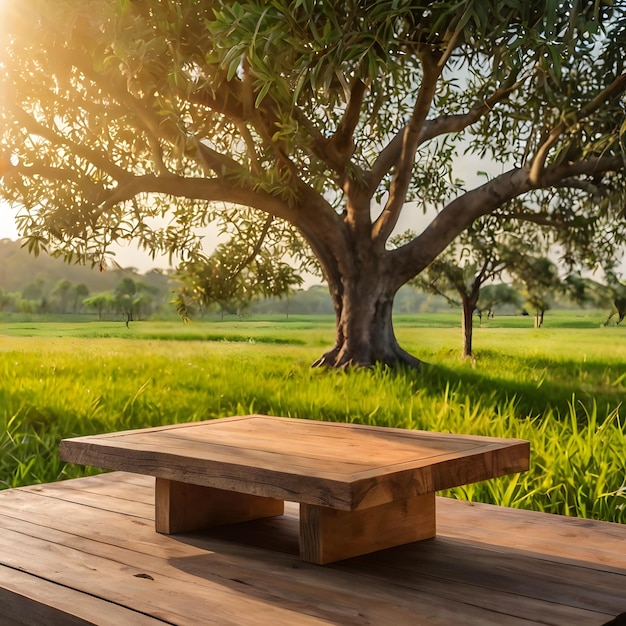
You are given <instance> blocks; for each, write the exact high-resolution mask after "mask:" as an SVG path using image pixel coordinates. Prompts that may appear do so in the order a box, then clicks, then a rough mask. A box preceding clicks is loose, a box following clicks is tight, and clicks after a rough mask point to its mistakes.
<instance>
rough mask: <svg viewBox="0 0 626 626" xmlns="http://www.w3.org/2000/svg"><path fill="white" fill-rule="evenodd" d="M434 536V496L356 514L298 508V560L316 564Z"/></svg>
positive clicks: (313, 506)
mask: <svg viewBox="0 0 626 626" xmlns="http://www.w3.org/2000/svg"><path fill="white" fill-rule="evenodd" d="M434 536H435V494H434V493H429V494H425V495H421V496H416V497H413V498H408V499H406V500H399V501H396V502H390V503H388V504H382V505H379V506H374V507H371V508H369V509H362V510H358V511H339V510H336V509H329V508H327V507H323V506H316V505H312V504H301V505H300V557H301V558H302V559H303V560H305V561H309V562H311V563H317V564H319V565H323V564H325V563H332V562H333V561H340V560H342V559H347V558H350V557H353V556H359V555H361V554H368V553H369V552H375V551H377V550H383V549H385V548H392V547H394V546H399V545H403V544H405V543H411V542H413V541H420V540H422V539H429V538H430V537H434Z"/></svg>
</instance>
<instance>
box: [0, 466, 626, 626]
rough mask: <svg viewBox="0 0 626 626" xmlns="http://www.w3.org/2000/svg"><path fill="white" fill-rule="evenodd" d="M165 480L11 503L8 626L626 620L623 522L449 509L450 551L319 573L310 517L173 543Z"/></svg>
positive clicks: (2, 501)
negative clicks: (308, 531)
mask: <svg viewBox="0 0 626 626" xmlns="http://www.w3.org/2000/svg"><path fill="white" fill-rule="evenodd" d="M153 482H154V481H153V480H151V479H150V478H148V477H143V476H137V475H132V474H126V473H112V474H106V475H102V476H97V477H89V478H85V479H78V480H72V481H67V482H64V483H55V484H52V485H42V486H33V487H27V488H23V489H13V490H7V491H4V492H0V623H2V624H28V625H29V626H30V625H31V624H50V625H54V626H57V625H58V624H61V625H63V624H82V623H95V624H117V625H119V624H135V623H137V624H144V623H145V624H156V623H165V624H181V625H182V624H190V625H191V624H193V625H196V624H238V625H243V626H246V625H248V624H270V623H271V624H278V625H280V624H289V625H293V624H305V625H306V624H346V625H348V624H350V625H352V624H358V625H361V624H362V625H366V624H370V625H377V624H381V625H388V624H394V625H395V624H399V625H403V624H411V625H414V624H420V625H421V624H424V625H426V626H428V625H431V624H432V625H442V624H451V625H452V624H453V625H455V626H457V625H459V624H461V625H463V624H465V625H480V626H483V625H494V626H495V625H505V626H506V625H521V624H553V625H555V626H557V625H558V626H563V625H564V624H575V625H577V626H578V625H580V626H586V625H589V626H600V625H601V624H604V623H605V622H607V621H608V620H609V619H610V618H611V617H612V616H614V615H617V614H618V613H621V612H623V611H626V551H625V550H624V546H625V545H626V528H625V527H624V526H620V525H617V524H608V523H602V522H593V521H589V520H576V519H571V518H562V517H557V516H551V515H546V514H540V513H534V512H530V511H518V510H509V509H501V508H498V507H493V506H490V505H479V504H475V505H473V504H468V503H464V502H457V501H453V500H448V499H443V498H438V499H437V509H438V511H439V514H438V519H437V525H438V537H437V538H435V539H432V540H427V541H423V542H420V543H415V544H410V545H406V546H402V547H398V548H392V549H389V550H384V551H382V552H378V553H376V554H372V555H368V556H362V557H358V558H355V559H351V560H348V561H343V562H340V563H337V564H333V565H330V566H324V567H319V566H315V565H311V564H308V563H302V562H301V561H300V560H299V557H298V553H297V550H298V508H297V506H296V505H294V504H292V503H287V506H286V515H285V516H283V517H279V518H272V519H267V520H259V521H255V522H247V523H245V524H239V525H233V526H226V527H223V528H221V529H214V530H212V531H210V532H206V533H190V534H185V535H178V536H175V537H172V536H163V535H160V534H158V533H155V532H154V518H153V514H152V507H150V506H149V504H150V503H152V502H153V500H154V491H153V490H154V487H153ZM122 503H124V504H123V505H122ZM121 510H123V512H120V511H121ZM260 546H271V548H272V549H266V548H263V547H260Z"/></svg>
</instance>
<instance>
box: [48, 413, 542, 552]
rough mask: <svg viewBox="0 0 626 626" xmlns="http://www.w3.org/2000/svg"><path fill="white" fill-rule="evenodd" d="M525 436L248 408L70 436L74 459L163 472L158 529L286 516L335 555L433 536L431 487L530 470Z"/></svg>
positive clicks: (312, 546)
mask: <svg viewBox="0 0 626 626" xmlns="http://www.w3.org/2000/svg"><path fill="white" fill-rule="evenodd" d="M529 449H530V447H529V443H528V442H527V441H523V440H519V439H497V438H493V437H476V436H468V435H450V434H444V433H434V432H426V431H414V430H402V429H396V428H382V427H373V426H361V425H356V424H337V423H330V422H318V421H312V420H300V419H292V418H281V417H271V416H266V415H247V416H241V417H229V418H223V419H216V420H210V421H206V422H195V423H188V424H176V425H172V426H163V427H157V428H145V429H139V430H130V431H124V432H115V433H109V434H103V435H94V436H87V437H77V438H74V439H64V440H63V441H62V442H61V445H60V454H61V458H62V459H63V460H65V461H69V462H73V463H81V464H84V465H93V466H97V467H102V468H107V469H115V470H125V471H130V472H135V473H138V474H147V475H151V476H155V477H156V495H155V516H156V530H157V532H160V533H166V534H173V533H180V532H187V531H193V530H198V529H203V528H209V527H212V526H217V525H221V524H230V523H235V522H242V521H248V520H251V519H257V518H262V517H273V516H276V515H282V513H283V510H284V501H285V500H287V501H291V502H298V503H300V556H301V558H302V559H303V560H305V561H309V562H312V563H319V564H324V563H330V562H333V561H338V560H341V559H346V558H349V557H353V556H358V555H361V554H366V553H369V552H374V551H376V550H381V549H384V548H389V547H392V546H397V545H402V544H405V543H410V542H413V541H419V540H421V539H427V538H430V537H434V536H435V492H436V491H439V490H441V489H447V488H450V487H455V486H458V485H463V484H467V483H471V482H476V481H481V480H487V479H490V478H495V477H497V476H502V475H504V474H509V473H514V472H521V471H525V470H527V469H528V464H529Z"/></svg>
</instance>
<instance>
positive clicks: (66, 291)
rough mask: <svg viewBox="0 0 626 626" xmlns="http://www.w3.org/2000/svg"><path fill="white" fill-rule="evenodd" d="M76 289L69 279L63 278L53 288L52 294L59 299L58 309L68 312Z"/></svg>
mask: <svg viewBox="0 0 626 626" xmlns="http://www.w3.org/2000/svg"><path fill="white" fill-rule="evenodd" d="M73 289H74V285H73V284H72V283H71V282H70V281H69V280H67V279H65V278H62V279H61V280H59V281H58V282H57V283H56V285H55V286H54V287H53V288H52V291H51V292H50V295H51V296H52V297H53V298H54V299H55V300H56V301H57V303H58V310H59V311H60V312H61V313H67V309H68V305H69V300H70V295H71V293H72V291H73Z"/></svg>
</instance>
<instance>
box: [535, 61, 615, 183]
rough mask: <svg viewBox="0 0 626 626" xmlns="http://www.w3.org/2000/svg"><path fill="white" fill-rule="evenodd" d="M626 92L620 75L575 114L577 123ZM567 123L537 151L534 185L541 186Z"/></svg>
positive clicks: (552, 133)
mask: <svg viewBox="0 0 626 626" xmlns="http://www.w3.org/2000/svg"><path fill="white" fill-rule="evenodd" d="M624 90H626V73H625V74H620V75H619V76H618V77H617V78H616V79H615V80H614V81H613V82H612V83H611V84H610V85H609V86H608V87H607V88H606V89H604V90H603V91H601V92H600V93H599V94H598V95H597V96H596V97H595V98H594V99H593V100H591V101H590V102H588V103H587V104H586V105H585V106H584V107H582V108H581V109H580V110H579V111H577V112H576V114H575V123H576V124H577V123H579V122H580V121H581V120H583V119H584V118H585V117H587V116H588V115H590V114H591V113H593V112H594V111H596V110H597V109H598V108H600V106H601V105H602V104H603V103H604V102H605V101H606V100H607V99H609V98H610V97H611V96H615V95H618V94H620V93H622V92H623V91H624ZM567 128H568V125H567V124H566V123H565V121H562V122H560V123H559V124H557V125H556V126H555V127H554V128H553V129H552V130H551V131H550V133H549V134H548V137H547V139H546V140H545V141H544V142H543V144H542V145H541V146H540V147H539V149H538V150H537V154H536V155H535V158H534V160H533V163H532V166H531V168H530V180H531V182H532V183H533V185H536V186H538V187H539V186H541V183H542V176H543V175H544V172H545V165H546V160H547V159H548V154H549V152H550V149H551V148H552V147H553V146H554V144H556V142H557V141H558V139H559V137H560V136H561V135H562V134H563V133H564V132H565V131H566V130H567Z"/></svg>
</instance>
